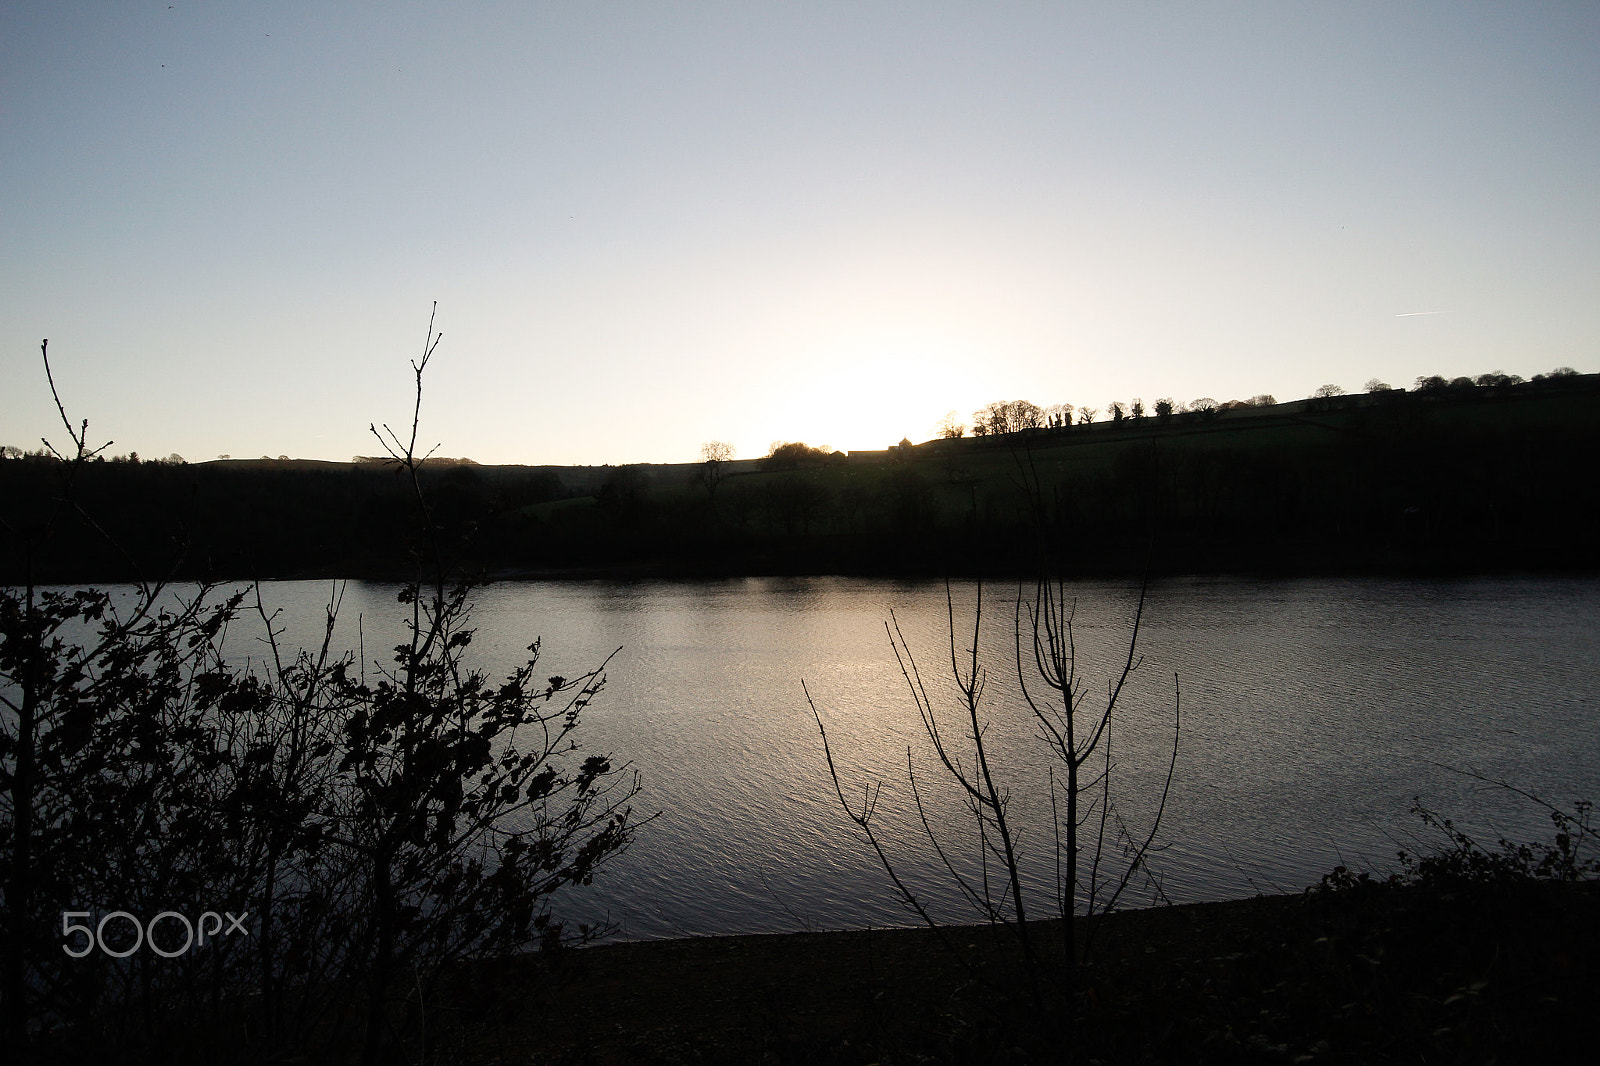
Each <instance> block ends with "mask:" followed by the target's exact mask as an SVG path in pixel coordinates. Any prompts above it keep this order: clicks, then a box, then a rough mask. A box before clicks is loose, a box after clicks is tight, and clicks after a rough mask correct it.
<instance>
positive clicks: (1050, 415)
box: [937, 366, 1581, 440]
mask: <svg viewBox="0 0 1600 1066" xmlns="http://www.w3.org/2000/svg"><path fill="white" fill-rule="evenodd" d="M1580 376H1581V375H1579V373H1578V372H1577V371H1576V370H1574V369H1573V368H1572V367H1569V366H1563V367H1557V368H1556V369H1555V370H1552V371H1550V373H1548V374H1535V375H1534V376H1533V381H1532V384H1534V385H1535V386H1545V387H1561V386H1563V385H1565V384H1568V383H1570V382H1571V381H1572V380H1573V379H1576V378H1578V377H1580ZM1525 383H1527V382H1526V380H1525V379H1524V378H1522V377H1521V376H1520V375H1517V374H1506V373H1504V372H1502V371H1498V370H1496V371H1491V372H1489V373H1485V374H1479V375H1478V376H1477V377H1464V376H1463V377H1455V378H1445V377H1442V376H1440V375H1437V374H1434V375H1426V376H1422V377H1418V378H1417V379H1416V382H1415V384H1414V385H1413V389H1414V390H1415V391H1416V392H1421V393H1442V392H1452V393H1461V392H1464V391H1467V392H1470V391H1471V390H1473V389H1502V388H1506V387H1508V386H1513V385H1522V384H1525ZM1362 388H1363V391H1365V392H1366V393H1368V394H1369V395H1379V394H1384V393H1398V392H1403V391H1404V390H1400V389H1395V388H1394V387H1392V386H1391V385H1389V384H1388V383H1387V382H1384V381H1383V380H1381V379H1379V378H1371V379H1369V380H1368V381H1367V383H1366V384H1365V385H1364V386H1362ZM1344 395H1347V393H1346V392H1345V390H1344V388H1343V387H1341V386H1339V385H1334V384H1328V385H1321V386H1318V387H1317V388H1316V389H1315V390H1314V391H1313V392H1312V393H1311V395H1310V396H1309V397H1307V398H1308V399H1331V398H1334V397H1338V396H1344ZM1277 402H1278V401H1277V399H1276V398H1275V397H1273V396H1272V395H1271V394H1270V393H1260V394H1258V395H1255V396H1252V397H1250V398H1249V399H1247V400H1227V401H1224V402H1221V403H1219V402H1218V401H1216V400H1214V399H1212V398H1211V397H1209V396H1201V397H1198V398H1196V399H1194V400H1191V401H1189V402H1188V403H1184V402H1182V401H1179V400H1174V399H1173V398H1172V397H1170V396H1163V397H1162V398H1161V399H1158V400H1156V401H1155V402H1154V403H1152V404H1151V405H1150V406H1149V407H1148V408H1146V406H1145V403H1144V401H1143V400H1142V399H1139V398H1137V397H1135V398H1134V399H1133V400H1131V401H1128V402H1126V403H1124V402H1123V401H1121V400H1113V401H1111V402H1110V403H1108V404H1106V405H1105V407H1104V409H1102V408H1099V407H1087V406H1084V407H1077V406H1074V405H1073V404H1070V403H1057V404H1049V405H1047V406H1044V407H1041V406H1039V405H1038V404H1035V403H1031V402H1029V401H1027V400H1002V401H996V402H994V403H989V404H985V405H984V406H983V407H980V408H979V409H978V410H976V411H974V412H973V413H972V419H971V422H970V424H969V423H968V422H964V421H962V420H961V417H960V416H959V415H958V414H957V413H956V412H955V411H950V412H948V413H947V414H946V415H945V416H944V418H942V419H941V420H940V421H939V424H938V427H937V433H938V436H939V437H940V438H941V439H946V440H949V439H956V438H960V437H964V436H966V435H967V434H968V432H969V431H970V432H971V434H972V435H973V436H975V437H993V436H1001V435H1004V434H1008V433H1021V432H1024V431H1026V430H1039V429H1051V430H1063V429H1067V428H1068V427H1070V426H1072V425H1074V417H1073V416H1074V414H1076V416H1077V418H1076V424H1077V425H1080V426H1086V425H1091V424H1093V423H1094V422H1095V421H1097V420H1098V419H1099V418H1100V416H1101V414H1102V413H1103V414H1104V415H1105V420H1107V421H1110V422H1113V423H1120V422H1122V421H1124V420H1130V421H1134V422H1138V421H1142V420H1143V419H1144V418H1146V417H1154V418H1156V419H1158V420H1160V421H1161V422H1162V423H1165V422H1167V421H1169V420H1170V419H1171V418H1172V416H1173V415H1181V414H1186V413H1188V414H1194V415H1198V416H1201V417H1205V416H1211V415H1215V414H1217V413H1219V412H1223V411H1231V410H1238V409H1241V408H1251V407H1272V406H1275V405H1276V404H1277Z"/></svg>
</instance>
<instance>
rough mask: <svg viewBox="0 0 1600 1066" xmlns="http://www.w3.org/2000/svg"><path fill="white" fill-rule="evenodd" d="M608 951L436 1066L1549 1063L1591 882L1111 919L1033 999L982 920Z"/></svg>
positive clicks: (487, 977)
mask: <svg viewBox="0 0 1600 1066" xmlns="http://www.w3.org/2000/svg"><path fill="white" fill-rule="evenodd" d="M947 932H948V939H949V940H950V941H951V942H953V943H954V944H955V946H956V947H957V948H958V949H959V951H960V953H961V955H962V957H961V958H957V956H956V955H955V954H953V953H952V952H951V951H950V950H949V949H948V948H947V947H946V946H945V944H943V943H941V940H940V938H939V937H938V936H937V935H935V934H934V933H933V932H931V931H929V930H926V929H903V930H873V931H866V932H836V933H803V934H793V935H784V936H741V937H713V938H704V939H694V940H674V941H657V942H648V943H635V944H615V945H609V946H604V947H599V948H594V949H589V950H585V951H581V952H574V953H570V954H569V955H567V956H566V957H564V958H562V959H560V960H559V961H551V960H549V959H542V958H536V959H532V960H518V961H501V962H496V963H492V964H482V965H481V966H480V967H478V968H477V969H475V970H474V971H472V972H471V973H470V975H468V976H466V977H465V978H464V979H463V982H462V984H461V985H460V986H459V987H458V988H457V989H455V990H454V992H453V996H452V999H451V1000H450V1001H449V1002H448V1003H440V1004H438V1005H437V1009H436V1012H435V1014H436V1017H437V1018H438V1019H439V1023H438V1024H439V1036H438V1039H439V1044H438V1045H437V1046H436V1047H435V1049H434V1050H435V1052H436V1053H437V1054H439V1055H440V1056H441V1059H440V1061H461V1062H532V1063H690V1062H695V1063H746V1062H780V1063H835V1062H836V1063H874V1062H877V1063H918V1062H981V1063H1031V1062H1060V1061H1076V1062H1094V1061H1099V1062H1104V1063H1113V1062H1156V1063H1167V1062H1193V1063H1212V1062H1214V1063H1240V1062H1262V1063H1268V1062H1272V1063H1286V1062H1316V1063H1375V1062H1376V1063H1384V1062H1397V1063H1398V1062H1408V1063H1409V1062H1471V1063H1491V1062H1500V1063H1509V1062H1557V1061H1563V1060H1564V1059H1565V1057H1566V1056H1567V1055H1569V1054H1570V1053H1572V1052H1573V1051H1575V1050H1577V1049H1579V1048H1581V1047H1583V1046H1585V1045H1590V1044H1592V1042H1593V1039H1594V1029H1593V1018H1592V1014H1591V1013H1590V1012H1591V1011H1592V1009H1593V1006H1594V1004H1595V1003H1596V1002H1600V968H1597V948H1600V893H1597V892H1596V886H1595V885H1594V884H1593V883H1587V884H1582V883H1580V884H1572V883H1565V884H1563V883H1549V882H1546V883H1535V884H1522V885H1517V886H1511V887H1505V888H1494V887H1478V888H1473V889H1470V890H1466V891H1456V892H1451V891H1441V890H1437V889H1423V888H1418V887H1416V886H1398V885H1389V884H1379V883H1372V882H1356V883H1347V884H1345V886H1344V887H1343V888H1340V889H1336V890H1329V889H1323V890H1320V891H1311V892H1308V893H1306V894H1304V895H1299V896H1277V897H1261V898H1256V899H1249V900H1238V901H1232V902H1224V903H1203V904H1194V905H1188V906H1178V907H1164V908H1156V909H1151V910H1144V911H1134V912H1128V913H1124V914H1119V915H1114V916H1113V917H1111V918H1110V919H1109V920H1107V921H1106V922H1105V923H1104V925H1103V926H1102V928H1101V929H1100V930H1099V931H1098V933H1097V934H1096V940H1095V943H1094V949H1093V950H1094V956H1093V959H1092V961H1091V963H1090V965H1089V966H1088V967H1087V968H1085V969H1084V970H1083V971H1082V974H1081V977H1080V980H1079V983H1078V987H1077V989H1076V990H1075V991H1074V992H1072V993H1070V994H1068V995H1066V996H1062V995H1061V994H1060V993H1059V991H1051V992H1047V993H1046V997H1045V1001H1044V1002H1043V1004H1042V1005H1040V1006H1036V1005H1035V1003H1034V1002H1033V1000H1032V998H1031V997H1030V996H1029V994H1028V993H1027V992H1026V991H1025V990H1024V989H1023V988H1022V987H1020V986H1019V984H1018V982H1017V980H1016V974H1017V967H1016V966H1015V959H1014V957H1013V951H1012V949H1011V947H1010V945H1009V944H1008V943H1007V942H1006V941H1005V940H1004V938H1003V937H997V935H996V934H995V932H994V931H993V930H991V929H989V928H987V927H972V928H961V929H953V930H949V931H947Z"/></svg>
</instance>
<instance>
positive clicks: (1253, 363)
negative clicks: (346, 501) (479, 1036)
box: [0, 0, 1600, 463]
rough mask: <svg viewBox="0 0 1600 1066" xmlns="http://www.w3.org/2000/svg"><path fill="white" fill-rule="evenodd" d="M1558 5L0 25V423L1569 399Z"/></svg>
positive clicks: (636, 457) (610, 437)
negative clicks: (1547, 392) (1453, 385)
mask: <svg viewBox="0 0 1600 1066" xmlns="http://www.w3.org/2000/svg"><path fill="white" fill-rule="evenodd" d="M1597 57H1600V4H1596V3H1580V2H1570V3H1552V4H1546V3H1536V2H1518V3H1493V4H1470V3H1462V2H1455V0H1452V2H1449V3H1439V4H1408V3H1394V2H1383V3H1371V4H1364V3H1316V4H1311V3H1304V4H1302V3H1284V2H1271V3H1260V4H1234V3H1229V4H1223V3H1193V4H1189V3H1185V4H1177V3H1155V4H1138V3H1131V2H1117V3H1105V4H1073V3H1042V2H1029V3H1020V2H1019V3H1007V2H982V3H959V4H957V3H879V2H871V0H852V2H847V3H826V2H819V0H804V2H798V3H778V2H759V3H757V2H745V3H729V4H718V3H688V2H681V3H666V2H639V3H626V4H624V3H531V2H524V3H506V4H494V3H464V2H452V3H392V2H386V3H374V4H359V3H352V2H345V0H341V2H339V3H332V4H329V3H303V4H289V3H254V4H234V3H194V2H184V0H174V2H173V3H171V4H168V3H164V2H156V3H142V2H138V3H135V2H116V3H113V2H109V0H106V2H100V3H61V2H50V3H19V2H16V0H6V2H5V3H4V4H3V5H0V443H4V444H12V445H17V446H23V447H36V446H37V442H38V438H39V437H40V436H41V435H47V436H50V437H51V439H52V440H56V441H58V442H59V440H60V438H61V437H63V436H64V434H63V433H62V431H61V428H60V425H59V423H58V422H55V421H54V418H55V412H54V408H53V407H52V405H51V404H50V402H49V395H48V392H47V391H46V390H45V385H44V381H43V376H42V373H41V372H40V370H39V365H38V345H39V341H40V339H41V338H45V337H48V338H49V339H50V350H51V356H52V362H53V365H54V367H55V369H56V377H57V382H58V383H59V384H60V385H61V386H62V389H63V391H64V394H65V398H66V400H67V402H68V406H69V410H70V411H71V413H72V414H73V415H74V416H75V417H88V418H89V419H90V420H91V427H92V431H93V432H94V433H95V434H96V435H97V436H98V437H99V438H101V439H104V438H105V437H112V438H115V440H116V445H115V447H114V449H113V450H114V451H117V452H124V451H127V450H129V449H134V450H137V451H138V452H139V453H140V454H141V455H146V456H164V455H166V454H168V453H170V452H178V453H181V454H182V455H184V456H186V457H187V458H189V459H190V460H191V461H193V460H198V459H208V458H212V457H214V456H216V455H218V454H223V453H226V454H230V455H233V456H235V457H255V456H260V455H273V456H276V455H279V454H287V455H291V456H295V457H303V458H320V459H348V458H349V457H350V456H351V455H353V454H370V453H372V452H374V450H375V449H376V444H375V442H373V441H372V439H371V438H370V436H368V435H367V425H368V423H370V422H373V421H379V422H381V421H385V420H388V421H391V422H395V423H396V424H398V421H399V420H403V419H405V418H406V417H407V416H408V413H409V406H408V389H409V385H410V382H409V370H408V368H407V366H406V361H407V359H408V358H411V357H413V356H415V355H416V354H417V353H418V352H419V351H420V349H421V346H422V341H423V334H424V332H425V330H426V327H427V321H428V313H429V308H430V306H431V304H432V302H433V301H435V300H437V301H438V303H439V312H438V325H439V327H440V328H441V329H442V330H443V332H444V342H443V345H442V346H441V347H440V349H439V354H438V356H437V366H436V368H435V369H433V370H431V371H430V373H431V375H432V376H431V379H430V381H429V383H428V389H427V394H426V397H425V403H424V419H425V425H424V436H425V437H427V438H428V443H430V444H431V443H434V442H438V443H441V444H442V452H443V454H446V455H465V456H470V457H471V458H474V459H477V460H478V461H480V462H497V463H504V462H530V463H606V462H610V463H625V462H681V461H688V460H692V459H694V458H695V457H696V455H697V452H698V449H699V446H700V444H701V443H702V442H703V441H706V440H711V439H719V440H726V441H730V442H732V443H733V444H734V445H735V446H736V447H737V449H738V454H739V455H740V456H741V457H752V456H757V455H760V454H762V453H764V452H765V450H766V448H767V445H768V444H769V442H771V441H774V440H779V439H782V440H804V441H807V442H808V443H811V444H815V445H821V444H827V445H831V446H833V447H836V448H841V449H848V448H881V447H884V446H886V445H888V444H890V443H892V442H894V441H897V440H899V439H900V438H901V437H902V436H909V437H911V438H912V439H913V440H923V439H926V438H928V437H930V436H932V435H933V434H934V431H935V426H936V424H937V422H938V420H939V419H940V417H941V416H942V415H944V413H945V412H946V411H949V410H952V409H953V410H955V411H957V412H959V413H960V414H961V415H963V416H968V415H970V412H972V411H973V410H974V409H976V408H977V407H980V406H981V405H983V404H985V403H987V402H989V401H992V400H1012V399H1028V400H1032V401H1033V402H1035V403H1038V404H1041V405H1043V404H1049V403H1059V402H1068V403H1074V404H1078V405H1091V406H1098V407H1102V408H1103V407H1104V406H1105V405H1106V404H1107V403H1108V402H1109V401H1111V400H1129V399H1132V398H1133V397H1136V396H1137V397H1141V398H1143V399H1144V400H1145V401H1146V402H1147V403H1149V402H1151V401H1153V400H1154V399H1156V398H1157V397H1161V396H1171V397H1175V398H1177V399H1179V400H1183V401H1187V400H1192V399H1194V398H1196V397H1199V396H1210V397H1214V398H1216V399H1218V400H1228V399H1233V398H1242V397H1247V396H1250V395H1253V394H1256V393H1262V392H1268V393H1272V394H1274V395H1275V396H1277V398H1278V399H1280V400H1285V399H1293V398H1297V397H1301V396H1305V395H1307V394H1308V393H1310V392H1311V390H1312V389H1314V388H1316V387H1317V386H1319V385H1322V384H1324V383H1337V384H1339V385H1342V386H1343V387H1345V388H1346V389H1349V390H1351V391H1356V390H1358V389H1359V388H1360V387H1361V385H1362V383H1363V382H1365V381H1366V380H1367V379H1368V378H1370V377H1373V376H1377V377H1380V378H1383V379H1385V380H1387V381H1390V382H1391V383H1393V384H1395V385H1409V384H1410V383H1411V381H1412V379H1414V378H1415V377H1416V376H1418V375H1421V374H1434V373H1441V374H1445V375H1446V376H1455V375H1459V374H1473V375H1476V374H1479V373H1482V372H1485V371H1490V370H1503V371H1505V372H1507V373H1516V374H1522V375H1523V376H1529V377H1531V376H1532V375H1533V374H1534V373H1536V372H1540V371H1547V370H1549V369H1551V368H1553V367H1556V366H1561V365H1570V366H1574V367H1576V368H1578V369H1579V370H1582V371H1585V372H1593V371H1595V370H1600V60H1597Z"/></svg>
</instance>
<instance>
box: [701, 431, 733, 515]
mask: <svg viewBox="0 0 1600 1066" xmlns="http://www.w3.org/2000/svg"><path fill="white" fill-rule="evenodd" d="M732 461H733V445H731V444H729V443H727V442H726V441H720V440H709V441H706V442H705V443H704V444H702V445H700V483H701V484H702V485H704V486H705V487H706V492H707V494H708V495H710V497H711V498H712V499H713V500H715V499H716V498H717V486H718V485H720V484H722V479H723V478H724V477H726V476H727V473H728V464H729V463H730V462H732Z"/></svg>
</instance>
